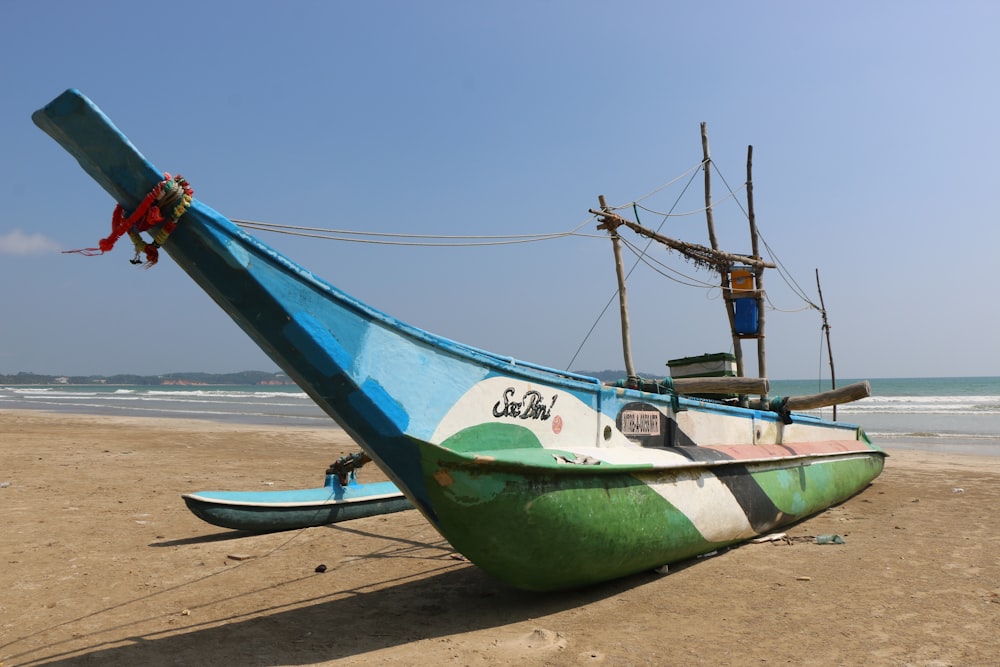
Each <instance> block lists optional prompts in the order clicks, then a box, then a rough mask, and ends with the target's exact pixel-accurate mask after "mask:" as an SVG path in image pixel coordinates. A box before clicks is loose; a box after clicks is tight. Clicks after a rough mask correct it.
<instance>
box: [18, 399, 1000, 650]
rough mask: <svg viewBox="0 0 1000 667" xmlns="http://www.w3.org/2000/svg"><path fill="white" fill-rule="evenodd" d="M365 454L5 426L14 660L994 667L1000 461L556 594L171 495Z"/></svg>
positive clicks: (895, 487)
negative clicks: (206, 513) (221, 512)
mask: <svg viewBox="0 0 1000 667" xmlns="http://www.w3.org/2000/svg"><path fill="white" fill-rule="evenodd" d="M352 451H356V447H355V446H354V444H353V443H352V442H351V441H350V440H349V439H348V438H347V437H346V435H345V434H344V433H343V432H342V431H339V430H337V429H333V428H331V429H323V430H306V429H265V428H260V427H253V426H235V425H224V424H215V423H210V422H199V421H184V420H142V419H121V418H105V417H93V416H75V415H71V416H67V415H54V414H46V413H42V412H34V411H0V518H2V526H3V528H2V530H3V533H2V535H3V539H2V541H0V663H2V665H3V667H9V666H11V665H41V664H64V665H123V666H124V665H128V666H132V665H140V664H141V665H154V666H155V665H202V664H206V665H207V664H215V665H268V666H271V665H327V664H365V665H417V664H437V665H507V664H509V665H681V664H684V665H688V664H711V665H758V664H759V665H774V664H782V665H784V664H791V665H823V666H827V665H862V664H865V665H989V664H996V663H997V661H998V660H1000V657H998V656H1000V632H998V631H1000V516H998V514H997V512H996V509H995V508H997V507H1000V458H993V457H976V456H970V455H963V456H954V455H946V454H941V453H933V452H917V451H906V450H902V449H894V450H891V453H892V457H891V458H890V459H889V461H888V465H887V468H886V472H885V473H884V474H883V475H882V476H881V477H880V478H878V479H877V480H876V481H875V483H874V484H873V485H872V486H871V487H870V488H868V489H867V490H866V491H864V492H862V493H861V494H859V495H858V496H855V497H854V498H852V499H851V500H849V501H847V502H846V503H844V504H842V505H840V506H838V507H835V508H832V509H830V510H828V511H826V512H823V513H821V514H819V515H817V516H815V517H813V518H811V519H809V520H806V521H804V522H802V523H799V524H797V525H795V526H793V527H791V528H790V529H787V530H786V532H787V534H788V536H789V537H790V538H791V539H790V540H789V541H782V542H778V543H773V544H771V543H768V544H744V545H742V546H739V547H736V548H732V549H728V550H724V551H722V552H720V553H719V554H718V555H716V556H714V557H709V558H703V559H699V560H696V561H694V562H691V563H687V564H684V565H682V566H677V567H671V568H670V571H669V572H668V573H667V574H657V573H643V574H639V575H636V576H633V577H629V578H627V579H622V580H619V581H615V582H611V583H607V584H603V585H599V586H595V587H591V588H587V589H584V590H578V591H571V592H563V593H554V594H553V593H547V594H537V593H526V592H521V591H517V590H514V589H511V588H509V587H507V586H505V585H504V584H501V583H499V582H497V581H495V580H494V579H492V578H491V577H490V576H488V575H487V574H485V573H484V572H482V571H481V570H479V569H478V568H476V567H475V566H474V565H471V564H470V563H468V562H467V561H465V560H464V559H462V558H461V557H460V556H458V555H457V554H456V553H455V552H454V551H453V550H452V549H451V548H450V547H449V545H448V544H447V542H445V541H444V540H443V539H442V538H441V537H440V536H439V535H438V534H437V533H436V532H435V531H434V530H433V529H432V528H431V527H430V526H429V525H428V524H427V523H426V521H424V520H423V519H422V518H421V516H420V515H419V514H417V513H416V512H415V511H408V512H400V513H397V514H392V515H386V516H380V517H371V518H367V519H360V520H357V521H353V522H348V523H342V524H338V525H334V526H325V527H320V528H309V529H305V530H299V531H294V532H285V533H276V534H269V535H253V536H247V535H244V534H241V533H235V532H233V531H227V530H224V529H221V528H217V527H215V526H211V525H209V524H206V523H204V522H202V521H200V520H199V519H197V518H196V517H195V516H194V515H192V514H191V513H190V512H189V511H188V510H187V509H186V507H185V506H184V504H183V501H182V500H181V498H180V495H181V494H182V493H185V492H191V491H198V490H209V489H233V490H251V489H279V488H302V487H311V486H320V485H321V484H322V481H323V471H324V469H325V467H326V465H327V464H329V463H330V462H331V461H332V460H333V459H335V458H337V457H338V456H340V455H342V454H345V453H348V452H352ZM361 477H362V481H377V480H382V479H385V478H384V476H383V475H382V474H381V473H380V471H378V470H377V469H376V468H374V467H373V466H368V467H366V468H365V469H363V470H362V472H361ZM834 533H835V534H839V535H841V536H843V538H844V544H834V545H818V544H815V542H814V541H813V540H812V539H811V538H812V537H814V536H816V535H820V534H834ZM320 564H323V565H325V566H326V568H327V570H326V572H325V573H317V572H316V571H315V570H316V568H317V566H318V565H320Z"/></svg>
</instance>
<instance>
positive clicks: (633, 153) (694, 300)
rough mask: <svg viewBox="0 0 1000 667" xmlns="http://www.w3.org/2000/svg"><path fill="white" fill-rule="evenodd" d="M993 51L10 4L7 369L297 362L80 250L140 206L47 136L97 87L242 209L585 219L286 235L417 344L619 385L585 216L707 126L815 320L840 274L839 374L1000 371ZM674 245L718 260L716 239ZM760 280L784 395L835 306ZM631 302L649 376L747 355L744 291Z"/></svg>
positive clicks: (901, 9) (207, 193)
mask: <svg viewBox="0 0 1000 667" xmlns="http://www.w3.org/2000/svg"><path fill="white" fill-rule="evenodd" d="M998 34H1000V5H996V4H995V3H992V2H973V1H968V2H955V3H944V2H920V1H917V2H880V3H868V2H843V3H804V2H756V3H742V2H740V3H737V2H731V3H721V2H699V3H669V2H628V1H626V2H619V3H614V5H613V6H612V4H611V3H606V2H568V1H567V2H562V1H549V2H527V1H525V2H502V3H500V2H496V3H470V2H419V3H418V2H370V3H359V2H351V3H348V2H332V1H331V2H308V1H302V2H295V3H276V2H267V3H264V2H256V1H254V0H248V1H244V2H185V1H180V2H174V3H169V4H167V5H164V4H151V3H135V2H107V1H104V2H102V1H94V2H87V3H80V2H69V1H54V2H47V3H27V2H24V3H11V4H10V5H9V6H7V7H5V18H4V21H3V22H2V24H0V61H2V62H3V63H4V66H3V68H2V69H0V85H2V90H3V94H2V95H0V148H2V150H0V199H2V201H3V204H4V205H3V206H2V207H0V312H2V313H3V319H2V325H0V373H4V372H6V373H15V372H18V371H30V372H38V373H59V374H62V373H65V374H112V373H143V374H155V373H168V372H179V371H210V372H228V371H238V370H246V369H262V370H273V369H274V368H275V367H274V365H273V364H271V362H270V361H269V360H267V358H266V357H265V356H264V355H263V353H261V352H260V351H258V350H257V348H256V347H255V346H254V345H253V344H252V343H251V342H250V341H249V339H248V338H247V337H246V336H245V335H244V334H242V332H241V331H240V330H239V329H238V328H237V327H236V325H235V324H233V323H232V322H231V321H230V320H229V319H228V317H227V316H225V315H224V314H223V313H222V311H221V310H219V309H218V308H217V307H216V306H215V305H214V304H213V303H212V302H211V301H210V299H209V298H208V297H207V296H206V295H205V294H203V293H202V292H201V291H200V290H199V289H198V288H197V287H196V286H195V285H194V283H193V282H192V281H190V280H189V279H188V278H187V277H186V276H185V275H183V273H182V272H181V271H180V270H179V269H177V268H176V267H175V266H173V265H172V263H171V262H170V260H169V258H166V259H164V261H161V262H160V264H159V265H157V266H156V267H154V268H153V269H152V270H149V271H144V270H141V269H136V268H134V267H132V266H131V265H130V264H129V263H128V261H127V260H128V259H129V257H130V253H129V250H128V248H127V247H126V246H125V244H123V245H122V246H120V247H118V248H116V249H115V251H113V252H112V253H110V254H107V255H105V256H102V257H83V256H80V255H65V254H61V253H60V250H64V249H74V248H83V247H88V246H93V245H95V244H96V242H97V240H98V239H100V238H102V237H103V236H106V235H107V232H108V228H109V223H110V219H111V212H112V210H113V206H114V204H113V202H112V201H111V199H110V198H109V197H108V196H107V195H106V194H105V193H104V192H103V191H102V190H101V189H100V188H99V187H98V186H97V185H96V184H95V183H93V182H92V181H91V180H90V178H89V177H87V176H86V175H85V174H84V173H83V172H82V170H80V169H79V167H78V166H77V165H76V163H75V162H74V161H73V160H72V159H71V158H70V157H69V156H68V155H67V154H65V153H64V152H63V151H62V149H60V148H59V147H58V146H57V145H56V144H55V143H54V142H53V141H52V140H51V139H49V138H48V137H47V136H46V135H44V134H43V133H42V132H41V131H39V130H38V129H37V128H35V127H34V125H33V124H32V123H31V120H30V115H31V113H32V112H33V111H34V110H35V109H37V108H39V107H41V106H43V105H44V104H46V103H47V102H49V101H50V100H51V99H52V98H54V97H55V96H56V95H58V94H59V93H60V92H62V91H63V90H64V89H66V88H70V87H73V88H78V89H80V90H81V91H83V92H84V93H85V94H87V95H88V96H89V97H90V98H91V99H93V100H94V101H95V102H96V103H97V104H98V105H99V106H100V107H101V108H102V109H103V110H104V111H105V112H106V113H107V114H108V115H109V116H110V117H111V118H112V119H113V120H114V121H115V122H116V123H117V125H118V126H119V127H120V128H121V129H122V130H123V131H124V132H125V133H126V134H127V135H129V137H130V138H131V139H132V141H133V142H134V143H135V144H136V145H137V146H138V147H139V149H140V150H141V151H142V152H143V153H144V154H145V155H146V156H147V158H149V159H150V160H151V161H152V162H153V163H154V164H155V165H157V166H158V167H159V168H160V169H162V170H164V171H169V172H171V173H178V172H179V173H182V174H183V175H184V176H185V177H186V178H187V179H188V180H189V181H190V182H191V184H192V185H193V186H194V188H195V196H196V197H198V198H199V199H201V200H203V201H204V202H206V203H207V204H209V205H210V206H212V207H213V208H215V209H216V210H219V211H221V212H223V213H225V214H226V215H228V216H230V217H233V218H238V219H250V220H263V221H267V222H272V223H279V224H289V225H303V226H310V227H328V228H336V229H348V230H359V231H374V232H385V233H395V234H442V235H515V234H542V233H558V232H567V231H570V230H573V229H577V228H580V232H581V234H580V235H577V236H566V237H563V238H560V239H557V240H549V241H545V242H539V243H532V244H516V245H500V246H487V247H458V248H455V247H453V248H419V247H405V246H387V245H374V244H360V243H344V242H333V241H317V240H315V239H313V240H310V239H303V238H296V237H291V236H283V235H273V234H261V238H263V240H264V241H265V242H267V243H269V244H271V245H272V246H274V247H275V248H277V249H278V250H280V251H281V252H283V253H285V254H287V255H288V256H289V257H291V258H292V259H294V260H295V261H297V262H299V263H300V264H302V265H304V266H306V267H307V268H309V269H311V270H312V271H314V272H315V273H317V274H318V275H320V276H323V277H324V278H326V279H327V280H329V281H330V282H332V283H333V284H335V285H337V286H338V287H341V288H342V289H344V290H346V291H348V292H349V293H351V294H353V295H355V296H357V297H359V298H361V299H363V300H365V301H367V302H369V303H370V304H372V305H374V306H375V307H377V308H379V309H381V310H383V311H385V312H388V313H390V314H392V315H395V316H397V317H399V318H401V319H403V320H405V321H408V322H410V323H412V324H415V325H417V326H420V327H423V328H425V329H428V330H430V331H432V332H434V333H438V334H441V335H444V336H447V337H449V338H452V339H455V340H460V341H463V342H467V343H470V344H472V345H475V346H477V347H480V348H485V349H489V350H492V351H495V352H498V353H501V354H507V355H511V356H514V357H517V358H520V359H524V360H526V361H532V362H536V363H541V364H544V365H549V366H554V367H558V368H566V367H571V368H573V369H577V370H580V369H589V370H600V369H605V368H623V362H622V354H621V344H620V339H619V332H620V330H619V323H618V319H617V314H616V308H615V307H612V308H611V309H610V310H609V311H608V313H607V314H606V315H605V316H604V317H603V318H602V319H600V321H599V323H598V324H597V326H596V327H595V328H594V331H593V333H592V334H591V335H590V337H589V338H587V339H586V343H584V344H583V347H582V349H581V350H580V352H579V354H576V352H577V348H578V347H580V345H581V343H583V342H584V339H585V337H586V336H587V332H588V330H590V329H591V327H592V325H594V323H595V321H598V317H599V315H600V314H601V311H602V309H603V308H604V306H605V304H606V303H607V302H608V300H609V298H611V297H612V295H613V294H614V288H615V273H614V265H613V261H612V254H611V247H610V243H609V242H608V241H607V240H606V239H605V238H601V237H600V235H599V233H598V232H597V231H596V230H595V229H594V223H593V222H592V221H590V222H588V218H589V214H588V213H587V210H588V209H589V208H591V207H594V206H595V205H596V203H597V197H598V195H601V194H603V195H605V196H606V197H607V199H608V201H609V203H611V204H612V205H615V206H620V205H626V204H628V203H629V202H632V201H634V200H636V199H638V198H640V197H643V196H644V195H646V194H647V193H649V192H651V191H653V190H655V189H656V188H658V187H660V186H661V185H663V184H665V183H667V182H669V181H671V180H672V179H674V178H675V177H677V176H679V175H681V174H683V173H685V172H686V171H687V170H688V169H689V168H691V167H693V166H694V165H696V164H697V163H698V161H699V160H700V158H701V142H700V135H699V123H700V122H702V121H704V122H707V123H708V130H709V136H710V141H711V148H712V157H713V158H714V161H715V164H716V167H717V169H718V171H719V172H721V175H722V176H723V177H724V178H725V180H726V182H727V183H728V184H729V185H730V186H732V187H733V188H734V189H739V188H740V187H741V185H742V184H743V182H744V181H745V173H746V172H745V169H746V166H745V165H746V152H747V146H748V145H749V144H752V145H753V146H754V195H755V205H756V213H757V221H758V224H759V226H760V229H761V232H762V234H763V236H764V238H765V240H766V241H767V243H768V244H769V246H770V247H771V249H772V250H773V251H774V253H775V254H776V255H777V257H778V259H779V260H780V261H781V262H782V264H783V266H784V267H785V268H786V269H787V271H788V273H789V274H790V275H791V276H792V277H793V278H794V279H795V280H796V281H797V283H798V285H799V286H800V287H801V288H802V289H803V290H804V291H805V292H806V293H807V294H808V296H809V297H810V298H811V299H812V300H813V301H816V300H817V297H816V289H815V273H814V272H815V270H816V269H819V271H820V276H821V279H822V282H823V296H824V298H825V301H826V305H827V308H828V310H829V316H830V322H831V324H832V339H833V343H832V345H833V351H834V353H835V358H836V367H837V375H838V377H839V378H857V377H920V376H943V375H998V374H1000V351H998V346H997V345H996V344H995V340H996V337H997V331H998V329H1000V315H998V313H997V303H998V298H997V296H996V294H997V291H996V284H997V280H998V278H997V275H996V274H997V273H998V271H1000V261H998V260H997V248H998V247H1000V225H998V223H1000V215H998V213H997V208H996V203H995V201H994V199H995V197H994V193H995V191H996V187H997V182H998V180H1000V179H998V176H1000V158H998V156H1000V129H998V123H997V118H1000V92H998V85H997V84H998V63H1000V40H998V39H997V35H998ZM713 177H714V178H713V190H714V194H715V196H716V199H717V200H719V199H721V198H722V197H723V195H724V194H725V184H724V183H723V182H722V180H721V178H719V175H718V174H717V173H716V174H713ZM685 182H686V181H682V182H681V183H679V184H678V185H675V186H672V187H670V188H667V189H665V190H664V191H662V192H660V193H658V194H657V195H656V196H654V197H651V198H650V199H648V200H644V201H643V204H644V205H645V206H648V207H649V208H651V209H654V210H657V211H666V210H668V209H670V208H671V207H672V206H675V205H676V207H677V208H676V210H677V211H692V210H696V209H698V208H699V207H700V206H702V205H703V195H702V179H701V177H700V176H699V177H697V178H696V179H695V181H694V183H692V185H691V187H690V188H689V190H688V192H687V194H685V196H684V197H683V198H681V199H679V195H680V192H681V190H682V189H683V185H684V183H685ZM643 216H644V217H643V219H642V221H643V222H644V223H646V224H649V225H650V226H658V225H659V224H660V222H662V218H658V217H657V216H654V215H653V214H643ZM581 225H582V227H581ZM716 225H717V226H718V227H719V233H720V237H721V238H722V242H723V244H724V245H726V246H727V247H728V248H730V249H732V250H737V251H744V250H745V249H746V248H747V247H748V242H747V240H746V220H745V218H744V217H743V214H742V213H741V211H740V209H739V208H738V207H736V206H735V205H734V204H733V203H732V202H731V201H730V202H720V203H719V205H718V208H717V211H716ZM662 232H663V233H664V234H667V235H670V236H676V237H679V238H683V239H686V240H690V241H695V242H701V243H704V242H706V233H705V220H704V216H703V215H691V216H686V217H682V218H671V219H670V220H669V221H668V222H666V223H665V224H664V226H663V228H662ZM652 252H653V254H654V256H655V257H656V259H657V260H659V261H662V262H665V263H667V264H669V265H670V266H671V267H674V268H676V269H677V270H679V271H682V272H684V273H685V274H687V275H691V276H694V277H696V278H698V279H699V280H705V281H713V280H714V278H713V277H712V276H711V275H709V274H707V273H705V272H704V271H701V272H699V271H696V270H695V269H694V268H693V267H692V266H691V265H689V264H687V263H685V262H684V261H682V260H680V259H678V258H677V257H676V256H672V255H670V254H669V253H667V252H665V251H663V250H660V249H658V248H654V249H652ZM626 259H627V261H629V263H630V265H631V262H632V261H634V260H633V259H631V258H630V257H629V256H628V255H627V256H626ZM765 280H766V284H765V287H766V288H767V290H768V294H769V298H770V300H771V302H772V303H773V304H774V305H775V306H776V308H777V309H776V310H773V311H769V312H768V314H767V331H768V339H767V340H768V365H769V371H770V375H771V377H774V378H779V379H787V378H803V379H809V378H816V377H818V376H819V375H821V374H822V375H823V376H824V377H828V372H829V371H828V367H827V365H826V361H825V357H824V356H823V355H824V350H823V348H822V347H821V329H820V318H819V315H818V313H817V312H816V311H814V310H801V308H802V307H803V305H804V304H803V301H802V300H801V299H799V298H798V297H797V296H796V295H795V293H794V292H793V291H792V290H791V289H790V288H789V287H787V286H786V284H785V283H784V282H783V280H782V279H781V278H780V277H779V276H778V275H777V274H776V273H774V272H770V273H769V274H768V275H767V276H766V278H765ZM629 299H630V301H631V305H632V309H631V320H632V327H633V342H632V347H633V351H634V355H635V360H636V366H637V367H638V368H639V369H640V370H641V371H643V372H647V373H650V374H658V373H665V372H666V368H665V366H664V364H665V362H666V361H667V360H668V359H672V358H676V357H683V356H689V355H696V354H701V353H705V352H719V351H728V350H729V349H730V346H731V342H730V339H729V336H728V329H727V322H726V320H725V316H724V310H723V306H722V304H721V302H720V301H719V294H718V291H717V290H706V289H699V288H688V287H683V286H680V285H678V284H676V283H674V282H671V281H668V280H666V279H664V278H663V277H662V276H661V275H659V274H658V273H656V272H654V271H652V270H650V269H649V268H646V267H645V266H644V265H641V266H640V267H639V268H637V269H636V270H635V272H634V273H633V274H632V275H631V277H630V280H629ZM745 352H746V353H747V355H748V356H749V357H751V358H752V357H753V356H754V353H753V350H752V348H751V347H750V346H749V345H747V346H746V347H745Z"/></svg>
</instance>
